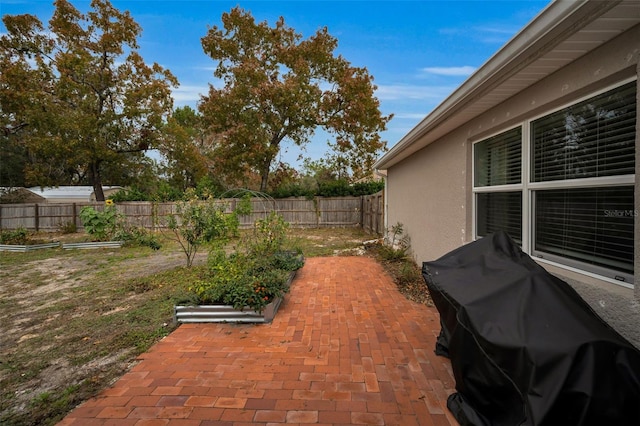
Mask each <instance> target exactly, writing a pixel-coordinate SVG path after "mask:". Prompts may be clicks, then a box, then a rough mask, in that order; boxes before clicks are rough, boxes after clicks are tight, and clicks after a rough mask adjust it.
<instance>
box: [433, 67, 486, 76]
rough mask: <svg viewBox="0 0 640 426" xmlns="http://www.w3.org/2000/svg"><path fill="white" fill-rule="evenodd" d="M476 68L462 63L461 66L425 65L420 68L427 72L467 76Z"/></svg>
mask: <svg viewBox="0 0 640 426" xmlns="http://www.w3.org/2000/svg"><path fill="white" fill-rule="evenodd" d="M475 70H476V68H475V67H472V66H470V65H464V66H461V67H426V68H422V71H423V72H425V73H427V74H437V75H446V76H456V77H458V76H463V77H466V76H469V75H471V74H473V72H474V71H475Z"/></svg>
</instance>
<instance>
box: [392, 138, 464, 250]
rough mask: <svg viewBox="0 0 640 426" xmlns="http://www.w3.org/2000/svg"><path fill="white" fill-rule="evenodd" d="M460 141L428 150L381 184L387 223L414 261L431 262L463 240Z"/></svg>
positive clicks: (428, 148)
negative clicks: (399, 228) (400, 234)
mask: <svg viewBox="0 0 640 426" xmlns="http://www.w3.org/2000/svg"><path fill="white" fill-rule="evenodd" d="M464 139H465V138H464V137H460V135H459V134H458V135H452V137H451V138H446V139H444V140H441V141H440V142H439V143H435V144H432V145H429V146H428V147H426V148H425V149H423V150H421V151H419V152H417V153H416V154H414V155H413V156H411V157H409V158H407V159H406V160H405V161H404V163H403V164H402V167H394V168H393V170H392V173H391V176H389V177H388V180H387V185H388V186H387V191H386V193H387V205H388V210H387V224H388V226H392V225H395V224H396V223H398V222H400V223H402V224H403V226H404V230H405V233H407V234H408V235H409V236H410V237H411V249H412V252H413V255H414V259H415V260H416V261H417V262H422V261H425V260H428V259H434V258H436V257H439V256H441V255H442V254H444V253H446V252H448V251H450V250H452V249H454V248H456V247H459V246H460V245H462V244H464V243H465V242H467V241H468V236H467V234H466V232H467V226H466V223H465V221H466V217H467V212H466V209H467V200H466V194H467V189H468V188H467V185H468V179H467V159H468V153H467V151H468V146H467V145H468V144H467V143H466V142H465V140H464Z"/></svg>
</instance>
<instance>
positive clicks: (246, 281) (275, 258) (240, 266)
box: [189, 212, 304, 312]
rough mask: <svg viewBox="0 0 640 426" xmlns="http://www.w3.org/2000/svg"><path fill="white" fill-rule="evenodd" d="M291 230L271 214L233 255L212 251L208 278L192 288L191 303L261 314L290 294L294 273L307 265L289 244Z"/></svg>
mask: <svg viewBox="0 0 640 426" xmlns="http://www.w3.org/2000/svg"><path fill="white" fill-rule="evenodd" d="M288 228H289V223H287V222H286V221H285V220H284V219H283V218H282V216H281V215H279V214H278V213H276V212H271V213H269V214H268V215H267V216H266V217H265V218H264V219H259V220H257V221H256V222H255V224H254V228H253V231H252V232H250V233H248V234H246V235H245V236H244V237H243V238H241V239H240V241H239V243H238V245H237V246H236V248H235V250H234V251H233V252H232V253H231V254H227V253H226V252H225V250H224V249H223V248H221V247H218V248H217V249H215V250H213V251H211V252H210V254H209V259H208V276H207V277H206V278H205V279H203V280H199V281H198V282H196V283H195V284H194V285H193V286H191V287H190V288H189V290H190V292H191V296H192V298H191V300H190V301H189V302H190V303H191V304H199V305H216V304H224V305H231V306H233V307H234V308H235V309H238V310H244V309H245V308H249V309H251V310H254V311H256V312H262V310H263V309H264V307H265V306H267V305H268V304H269V303H271V302H272V301H273V300H274V299H275V298H277V297H282V296H283V295H284V294H285V293H286V292H288V291H289V288H288V280H289V276H290V275H291V272H292V271H295V270H297V269H299V268H301V267H302V266H303V264H304V260H303V257H302V254H301V253H300V251H299V250H294V249H292V247H290V246H289V244H287V238H286V235H287V230H288Z"/></svg>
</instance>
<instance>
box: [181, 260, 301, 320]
mask: <svg viewBox="0 0 640 426" xmlns="http://www.w3.org/2000/svg"><path fill="white" fill-rule="evenodd" d="M295 276H296V271H292V272H291V274H290V275H289V279H288V280H287V287H290V286H291V283H292V281H293V279H294V278H295ZM282 300H283V298H282V297H276V298H274V299H273V300H272V301H271V303H269V304H268V305H267V306H265V308H264V309H263V310H262V312H257V311H254V310H252V309H251V308H250V307H248V306H247V307H245V309H243V310H242V311H240V310H238V309H234V307H233V306H231V305H195V306H180V305H178V306H175V308H174V320H175V322H177V323H208V322H211V323H215V322H226V323H270V322H271V321H273V318H274V317H275V315H276V313H277V312H278V308H279V307H280V304H281V303H282Z"/></svg>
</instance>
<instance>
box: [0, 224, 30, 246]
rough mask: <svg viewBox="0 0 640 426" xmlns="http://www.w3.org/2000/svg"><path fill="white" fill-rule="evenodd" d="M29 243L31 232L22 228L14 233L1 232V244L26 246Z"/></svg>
mask: <svg viewBox="0 0 640 426" xmlns="http://www.w3.org/2000/svg"><path fill="white" fill-rule="evenodd" d="M28 241H29V232H28V231H27V230H26V229H25V228H23V227H20V228H18V229H14V230H13V231H0V244H16V245H25V244H27V242H28Z"/></svg>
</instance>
